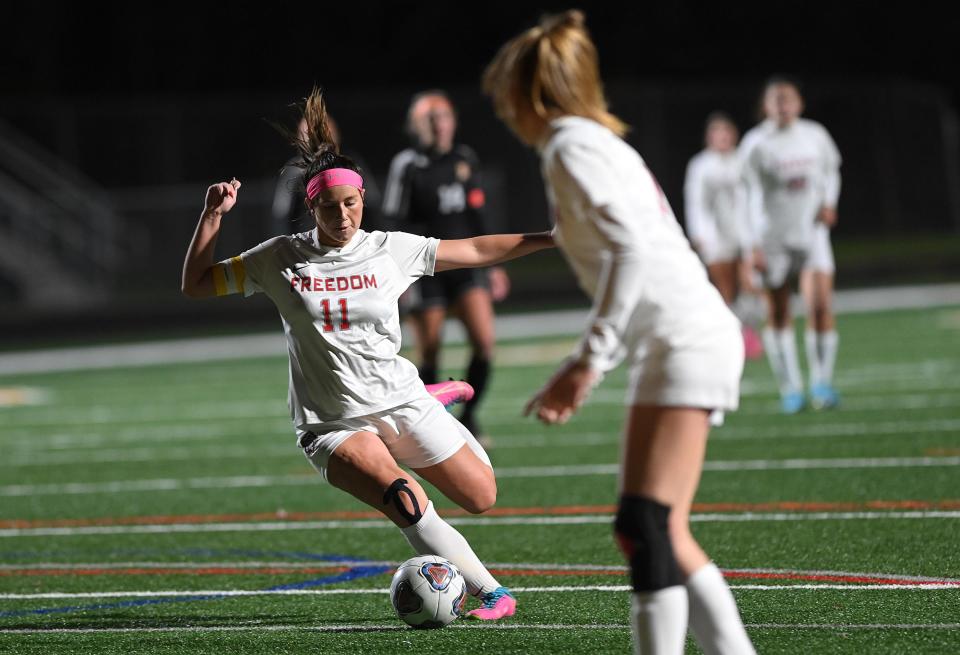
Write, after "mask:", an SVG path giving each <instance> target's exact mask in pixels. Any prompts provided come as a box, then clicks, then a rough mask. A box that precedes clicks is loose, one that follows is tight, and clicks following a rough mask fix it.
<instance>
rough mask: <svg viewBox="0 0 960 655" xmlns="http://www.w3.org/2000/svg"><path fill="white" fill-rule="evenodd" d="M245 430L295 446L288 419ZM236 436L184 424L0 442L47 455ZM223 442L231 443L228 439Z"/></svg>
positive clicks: (13, 434) (30, 433) (8, 435)
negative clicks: (69, 450) (26, 447)
mask: <svg viewBox="0 0 960 655" xmlns="http://www.w3.org/2000/svg"><path fill="white" fill-rule="evenodd" d="M242 429H243V431H244V432H245V433H249V432H251V431H254V430H256V431H261V432H262V433H263V434H264V436H268V435H271V434H282V435H284V437H286V438H287V439H288V443H290V444H293V443H294V436H293V429H292V428H291V427H290V421H289V419H269V420H265V421H263V422H262V423H258V422H254V421H250V420H249V419H247V420H246V421H245V422H244V424H243V428H242ZM236 433H237V427H236V426H232V425H231V426H227V425H217V424H212V425H211V424H197V423H184V424H179V425H178V424H169V425H144V426H138V427H135V428H124V429H122V430H118V431H117V432H111V433H109V434H107V433H98V432H90V431H88V430H86V429H85V431H84V432H83V433H82V434H78V433H74V432H52V433H51V432H47V431H42V432H40V433H38V432H36V431H34V430H16V431H10V432H4V431H0V442H2V443H4V444H10V447H11V448H12V449H14V450H15V449H18V448H19V449H20V450H24V451H26V450H27V449H25V448H23V444H29V446H30V450H35V451H40V452H43V453H46V452H47V451H48V450H62V449H75V448H100V447H102V446H113V445H121V444H125V443H138V444H142V443H148V444H149V443H161V444H167V443H169V442H171V441H189V442H190V443H191V444H193V443H197V442H199V441H203V440H215V439H222V438H229V437H231V436H233V435H235V434H236ZM224 441H227V442H228V439H226V440H224ZM224 441H221V443H223V442H224Z"/></svg>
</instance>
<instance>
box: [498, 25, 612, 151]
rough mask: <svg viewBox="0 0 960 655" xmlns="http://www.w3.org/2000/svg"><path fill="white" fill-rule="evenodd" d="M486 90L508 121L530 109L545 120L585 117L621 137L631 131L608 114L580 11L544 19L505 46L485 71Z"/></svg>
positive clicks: (597, 65) (596, 64)
mask: <svg viewBox="0 0 960 655" xmlns="http://www.w3.org/2000/svg"><path fill="white" fill-rule="evenodd" d="M483 87H484V91H485V92H486V93H487V94H488V95H490V96H491V97H492V98H493V101H494V106H495V107H496V110H497V113H498V114H499V115H500V116H501V118H503V119H504V120H506V121H507V122H508V123H509V122H510V121H511V120H512V118H513V117H514V116H516V114H517V112H518V111H520V110H523V109H529V110H531V111H533V112H534V113H535V114H536V115H537V116H539V117H540V118H541V119H543V120H550V119H551V118H553V117H556V116H563V115H573V116H582V117H584V118H590V119H592V120H595V121H597V122H598V123H600V124H601V125H604V126H606V127H607V128H609V129H610V130H612V131H613V132H614V133H616V134H617V135H619V136H623V135H624V134H626V132H627V126H626V124H625V123H624V122H623V121H621V120H620V119H619V118H617V117H616V116H614V115H613V114H612V113H610V111H609V110H608V107H607V100H606V97H605V96H604V93H603V82H602V81H601V79H600V67H599V63H598V57H597V49H596V46H594V44H593V41H592V40H591V38H590V33H589V32H588V31H587V28H586V25H585V17H584V14H583V12H581V11H579V10H576V9H571V10H569V11H565V12H563V13H561V14H553V15H548V16H544V17H543V18H542V19H541V20H540V23H539V25H537V26H536V27H532V28H530V29H528V30H527V31H525V32H523V33H521V34H519V35H518V36H516V37H514V38H513V39H511V40H510V41H508V42H507V43H506V44H504V46H503V47H502V48H500V51H499V52H498V53H497V55H496V56H495V57H494V58H493V61H491V62H490V64H489V65H488V66H487V69H486V71H485V72H484V76H483Z"/></svg>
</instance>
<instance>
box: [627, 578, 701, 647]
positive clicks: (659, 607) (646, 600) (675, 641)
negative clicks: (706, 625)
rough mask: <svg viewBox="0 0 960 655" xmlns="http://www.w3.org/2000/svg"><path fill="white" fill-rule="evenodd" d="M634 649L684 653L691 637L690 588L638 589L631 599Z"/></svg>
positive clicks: (678, 586)
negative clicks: (685, 645) (689, 628)
mask: <svg viewBox="0 0 960 655" xmlns="http://www.w3.org/2000/svg"><path fill="white" fill-rule="evenodd" d="M630 622H631V624H632V626H633V652H634V653H636V654H637V655H682V654H683V647H684V644H685V643H686V640H687V590H686V588H685V587H682V586H680V585H677V586H675V587H667V588H666V589H660V590H659V591H635V592H634V593H633V598H631V602H630Z"/></svg>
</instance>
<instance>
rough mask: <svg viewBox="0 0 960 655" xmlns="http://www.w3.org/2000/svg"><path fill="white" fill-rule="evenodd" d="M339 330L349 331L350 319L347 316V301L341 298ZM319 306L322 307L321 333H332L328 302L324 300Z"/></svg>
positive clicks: (331, 319)
mask: <svg viewBox="0 0 960 655" xmlns="http://www.w3.org/2000/svg"><path fill="white" fill-rule="evenodd" d="M339 303H340V329H341V330H349V329H350V318H349V316H348V314H347V299H346V298H341V299H340V301H339ZM320 306H321V307H323V331H324V332H333V317H332V315H331V313H330V300H329V299H328V298H324V299H323V300H321V301H320Z"/></svg>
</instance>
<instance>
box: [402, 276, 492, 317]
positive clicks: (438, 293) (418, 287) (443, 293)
mask: <svg viewBox="0 0 960 655" xmlns="http://www.w3.org/2000/svg"><path fill="white" fill-rule="evenodd" d="M475 288H481V289H489V288H490V278H489V276H488V274H487V269H485V268H458V269H457V270H454V271H443V272H442V273H437V274H435V275H433V276H429V275H425V276H423V277H422V278H420V280H419V281H417V282H415V283H414V284H413V286H411V287H410V289H409V291H410V293H409V296H410V298H409V304H408V306H407V307H405V308H404V309H406V310H407V311H411V312H415V311H417V310H420V309H426V308H427V307H449V306H450V305H453V304H454V303H456V302H457V299H458V298H460V296H462V295H463V294H464V293H466V292H467V291H469V290H470V289H475Z"/></svg>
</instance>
